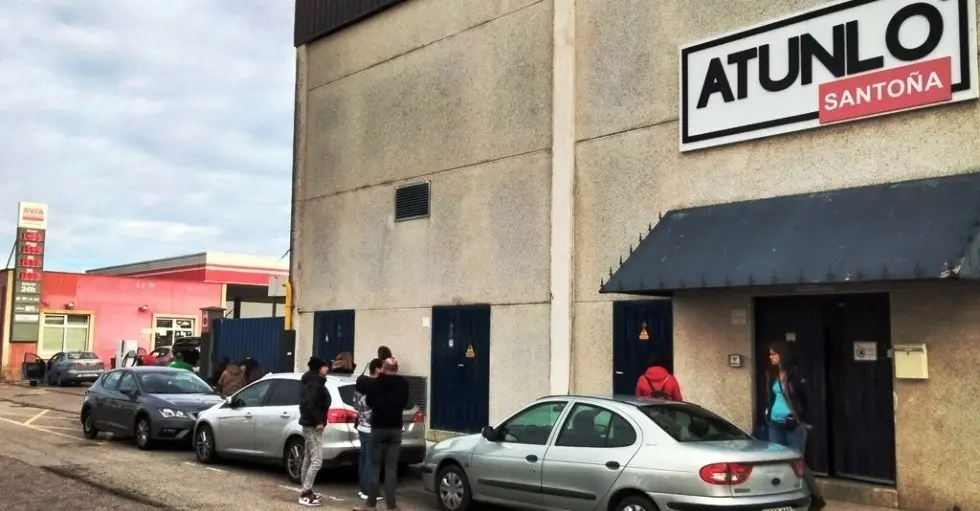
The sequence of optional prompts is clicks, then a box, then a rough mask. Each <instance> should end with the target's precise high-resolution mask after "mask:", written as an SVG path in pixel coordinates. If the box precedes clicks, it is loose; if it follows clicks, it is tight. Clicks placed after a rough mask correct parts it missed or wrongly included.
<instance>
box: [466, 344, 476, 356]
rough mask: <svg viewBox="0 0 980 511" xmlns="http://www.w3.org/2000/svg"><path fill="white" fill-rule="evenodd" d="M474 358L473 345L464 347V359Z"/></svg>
mask: <svg viewBox="0 0 980 511" xmlns="http://www.w3.org/2000/svg"><path fill="white" fill-rule="evenodd" d="M475 356H476V352H475V351H473V345H472V344H470V345H469V346H467V347H466V358H473V357H475Z"/></svg>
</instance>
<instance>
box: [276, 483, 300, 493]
mask: <svg viewBox="0 0 980 511" xmlns="http://www.w3.org/2000/svg"><path fill="white" fill-rule="evenodd" d="M279 487H280V488H282V489H284V490H289V491H294V492H296V493H303V489H302V488H294V487H292V486H286V485H285V484H280V485H279Z"/></svg>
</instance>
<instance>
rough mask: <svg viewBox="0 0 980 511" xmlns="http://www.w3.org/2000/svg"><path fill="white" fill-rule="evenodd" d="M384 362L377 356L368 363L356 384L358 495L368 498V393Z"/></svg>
mask: <svg viewBox="0 0 980 511" xmlns="http://www.w3.org/2000/svg"><path fill="white" fill-rule="evenodd" d="M383 364H384V362H382V361H381V359H380V358H376V359H374V360H372V361H371V363H370V364H368V368H367V372H366V373H364V374H362V375H360V376H358V377H357V382H356V383H355V384H354V409H355V410H357V436H358V437H359V438H360V440H361V452H360V457H359V458H358V462H357V473H358V476H359V477H358V482H359V483H360V486H361V491H360V492H359V493H358V496H359V497H361V500H367V498H368V491H370V488H371V408H369V407H368V405H367V393H368V389H370V388H371V384H372V383H374V381H375V378H377V377H378V375H379V374H381V366H382V365H383Z"/></svg>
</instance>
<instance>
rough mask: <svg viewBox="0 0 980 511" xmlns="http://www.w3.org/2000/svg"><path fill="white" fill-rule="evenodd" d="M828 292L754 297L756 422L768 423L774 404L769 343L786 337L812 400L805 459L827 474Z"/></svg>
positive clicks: (821, 473) (808, 412) (811, 465)
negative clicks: (769, 383)
mask: <svg viewBox="0 0 980 511" xmlns="http://www.w3.org/2000/svg"><path fill="white" fill-rule="evenodd" d="M823 306H824V301H823V297H819V296H816V297H785V298H784V297H775V298H760V299H757V300H756V301H755V339H756V340H755V348H756V349H755V360H756V361H757V363H756V378H755V381H756V383H757V385H756V403H758V406H756V409H755V412H756V413H755V419H756V424H757V425H759V424H763V423H764V421H765V412H766V409H767V408H768V406H769V401H768V399H769V397H768V396H769V393H768V389H766V382H767V378H766V377H767V372H768V371H770V370H772V368H771V367H770V365H769V347H770V346H771V345H772V344H773V343H774V342H778V341H783V342H786V344H787V345H789V346H790V348H791V349H792V351H793V358H794V359H795V365H796V366H797V371H799V374H800V378H801V379H802V380H805V381H804V385H806V388H807V394H808V397H809V400H810V403H809V405H808V406H809V410H808V411H807V420H808V421H809V422H810V423H811V425H812V426H813V428H812V429H810V431H809V434H808V435H807V447H806V462H807V465H809V466H810V470H812V471H813V472H814V473H816V474H819V475H828V474H829V473H830V470H829V467H830V465H829V463H830V458H829V450H830V448H829V445H830V443H829V428H828V420H827V381H826V374H827V363H826V358H827V356H826V351H825V344H826V343H825V339H824V328H823V317H822V316H823Z"/></svg>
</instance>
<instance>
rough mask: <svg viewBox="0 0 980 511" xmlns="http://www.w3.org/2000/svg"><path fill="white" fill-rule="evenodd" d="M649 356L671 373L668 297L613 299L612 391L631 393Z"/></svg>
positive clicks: (669, 306) (672, 347)
mask: <svg viewBox="0 0 980 511" xmlns="http://www.w3.org/2000/svg"><path fill="white" fill-rule="evenodd" d="M653 357H657V358H659V359H660V360H662V361H663V363H664V364H665V365H666V367H667V369H668V370H669V371H670V372H672V373H673V372H674V329H673V318H672V316H671V302H670V300H636V301H621V302H613V393H615V394H628V395H633V394H634V393H635V392H636V381H637V379H639V377H640V375H641V374H643V372H644V371H646V368H647V365H648V363H649V362H650V359H651V358H653Z"/></svg>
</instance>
